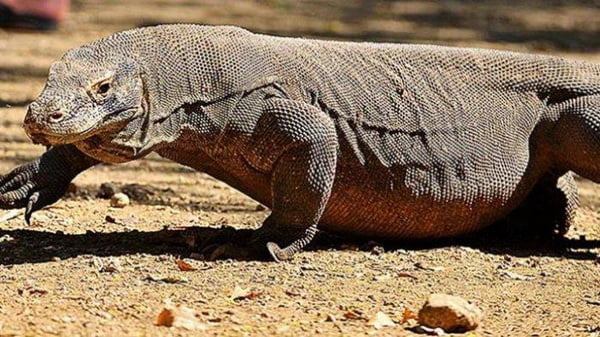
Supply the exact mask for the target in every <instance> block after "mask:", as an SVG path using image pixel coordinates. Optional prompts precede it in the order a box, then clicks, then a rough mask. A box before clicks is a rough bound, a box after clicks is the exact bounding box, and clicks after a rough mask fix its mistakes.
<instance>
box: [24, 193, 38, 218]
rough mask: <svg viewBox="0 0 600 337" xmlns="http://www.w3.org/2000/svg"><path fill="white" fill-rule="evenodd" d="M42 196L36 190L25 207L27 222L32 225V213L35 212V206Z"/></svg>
mask: <svg viewBox="0 0 600 337" xmlns="http://www.w3.org/2000/svg"><path fill="white" fill-rule="evenodd" d="M39 196H40V193H39V192H35V193H33V194H32V195H31V197H29V201H27V206H26V207H25V222H26V223H27V225H31V215H32V214H33V206H34V205H35V203H36V202H37V201H38V198H39Z"/></svg>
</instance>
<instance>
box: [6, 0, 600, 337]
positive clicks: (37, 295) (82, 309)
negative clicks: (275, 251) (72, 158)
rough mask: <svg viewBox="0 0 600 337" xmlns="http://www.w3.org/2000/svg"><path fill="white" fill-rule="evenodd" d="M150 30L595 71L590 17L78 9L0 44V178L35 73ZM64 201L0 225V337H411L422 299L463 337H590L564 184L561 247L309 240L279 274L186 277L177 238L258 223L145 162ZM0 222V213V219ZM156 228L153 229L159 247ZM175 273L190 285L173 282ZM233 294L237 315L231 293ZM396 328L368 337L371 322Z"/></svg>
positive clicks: (537, 11)
mask: <svg viewBox="0 0 600 337" xmlns="http://www.w3.org/2000/svg"><path fill="white" fill-rule="evenodd" d="M160 22H196V23H207V24H236V25H241V26H244V27H246V28H249V29H252V30H255V31H261V32H268V33H273V34H279V35H294V36H307V37H320V38H336V39H350V40H371V41H393V42H410V43H438V44H448V45H458V46H480V47H492V48H501V49H510V50H518V51H532V52H540V53H551V54H557V55H564V56H568V57H572V58H578V59H585V60H590V61H594V62H598V61H600V38H599V37H600V7H598V6H597V2H594V1H541V0H539V1H527V2H517V1H515V2H506V1H485V2H477V1H442V2H433V1H402V2H400V1H385V2H384V1H382V2H372V1H331V2H319V1H284V0H263V1H235V2H234V1H218V0H214V1H203V2H200V1H189V0H188V1H184V0H177V1H158V0H146V1H142V0H132V1H123V2H119V1H113V0H104V1H99V0H96V1H85V2H84V1H79V2H75V3H74V5H73V11H72V13H71V16H70V18H69V20H68V22H66V23H65V24H64V25H63V26H62V27H61V29H60V30H59V31H58V32H54V33H50V34H40V33H24V32H9V31H2V30H0V55H1V56H0V172H7V171H9V170H10V169H11V168H13V167H15V166H16V165H19V164H21V163H23V162H26V161H28V160H31V159H33V158H35V157H36V156H38V155H39V154H40V153H41V152H42V151H43V148H42V147H39V146H34V145H32V144H30V142H29V140H28V139H27V137H26V136H25V134H24V132H23V131H22V129H21V121H22V118H23V115H24V111H25V106H26V105H27V103H28V102H30V101H31V100H32V99H34V98H35V97H36V95H37V94H38V93H39V91H40V90H41V88H42V86H43V83H44V79H45V76H46V74H47V68H48V66H49V65H50V63H51V62H52V61H53V60H54V59H55V58H57V57H58V56H59V55H60V54H62V53H63V52H64V51H66V50H67V49H69V48H72V47H75V46H78V45H80V44H82V43H84V42H87V41H90V40H93V39H96V38H99V37H101V36H105V35H107V34H109V33H112V32H115V31H118V30H123V29H126V28H130V27H135V26H142V25H150V24H155V23H160ZM103 182H115V183H117V184H127V183H132V182H135V183H139V184H143V185H144V186H146V187H147V188H148V189H150V190H151V191H150V192H151V193H150V194H149V195H147V198H146V199H145V200H139V201H134V202H133V203H132V205H130V206H127V207H125V208H122V209H118V208H111V207H110V206H109V202H108V200H103V199H99V198H97V197H96V196H95V194H96V191H97V190H98V187H99V185H100V184H101V183H103ZM75 184H76V186H77V189H76V190H75V191H74V193H72V194H71V196H70V197H67V198H66V199H64V200H62V201H60V202H58V203H57V204H55V205H54V206H52V207H50V208H47V209H45V210H42V211H40V212H38V213H36V214H35V215H34V218H33V223H32V224H31V225H30V226H26V225H25V224H24V221H23V219H22V216H19V217H17V218H14V219H10V220H7V221H6V220H0V336H45V335H48V336H51V335H61V336H180V335H194V334H197V335H214V336H255V335H257V336H260V335H282V336H313V335H317V334H319V335H325V336H337V335H347V336H355V335H373V334H374V335H394V336H405V335H406V336H412V335H415V334H414V333H413V332H411V331H410V330H409V329H410V328H411V327H414V326H415V325H416V323H415V321H414V320H409V321H408V322H405V323H402V321H403V313H404V312H405V309H408V310H410V311H413V312H416V311H417V310H418V309H419V308H420V307H421V306H422V304H423V302H424V301H425V299H426V298H427V296H428V295H429V294H431V293H436V292H443V293H450V294H455V295H459V296H462V297H464V298H466V299H468V300H470V301H472V302H473V303H475V304H476V305H478V306H479V307H480V308H482V309H483V310H484V312H485V318H484V320H483V324H482V326H481V327H480V328H479V329H478V330H477V331H476V332H475V333H471V334H469V336H599V335H600V260H599V259H598V255H599V254H600V187H599V186H595V185H594V184H592V183H590V182H586V181H580V188H581V195H582V204H583V207H582V209H581V211H580V213H579V216H578V219H577V224H576V226H575V227H574V228H572V229H571V230H570V231H569V233H568V237H569V238H570V241H568V242H567V243H566V244H564V245H558V244H550V243H547V242H522V240H520V238H519V237H513V238H498V237H496V236H494V235H493V234H489V233H487V234H486V233H482V234H479V235H475V236H474V237H471V238H464V239H460V240H456V241H452V242H445V243H438V244H436V245H432V246H425V247H424V246H406V245H404V246H402V245H401V246H388V245H386V246H384V247H383V248H384V250H385V252H383V253H380V249H379V248H373V246H377V245H376V244H374V243H368V242H356V241H352V240H350V239H344V238H335V237H329V236H326V235H323V236H321V237H320V238H319V239H318V240H317V242H316V243H315V244H313V245H312V246H311V248H310V249H309V250H308V251H305V252H303V253H301V254H299V255H298V256H297V257H296V258H295V259H294V260H293V261H291V262H289V263H281V264H276V263H267V262H256V261H250V262H243V261H217V262H205V261H199V260H194V259H188V258H189V257H190V256H191V255H192V253H193V249H191V248H190V247H189V246H188V245H187V244H192V243H193V242H191V240H190V236H187V235H182V233H184V232H186V231H183V230H181V229H180V227H186V226H195V227H198V228H199V229H198V231H200V233H201V236H200V237H199V238H201V237H202V235H210V234H212V233H215V232H217V231H218V230H219V228H220V227H221V226H223V225H226V226H233V227H235V228H255V227H257V226H258V225H259V224H260V221H261V220H262V219H263V218H264V217H265V216H266V215H267V213H268V211H265V210H263V209H261V208H260V207H257V206H258V204H257V203H256V202H255V201H253V200H251V199H249V198H247V197H245V196H243V195H242V194H240V193H239V192H237V191H235V190H232V189H231V188H229V187H228V186H226V185H225V184H223V183H221V182H218V181H216V180H214V179H212V178H210V177H208V176H206V175H204V174H202V173H197V172H194V171H192V170H189V169H187V168H184V167H181V166H178V165H177V164H174V163H170V162H167V161H165V160H162V159H160V158H158V157H150V158H147V159H145V160H142V161H138V162H133V163H128V164H124V165H118V166H108V165H105V166H100V167H96V168H94V169H91V170H89V171H87V172H85V173H83V174H82V175H81V176H79V177H78V178H77V179H76V180H75ZM2 214H4V213H0V216H1V215H2ZM164 228H168V229H164ZM178 257H181V258H186V261H188V262H189V263H190V264H192V266H194V267H196V268H197V270H194V271H181V270H180V269H179V268H178V266H177V265H176V262H175V259H176V258H178ZM236 287H240V288H242V289H249V290H248V291H249V292H250V293H249V295H250V296H249V297H250V298H247V299H238V300H234V299H232V298H231V293H232V291H233V290H234V289H235V288H236ZM165 301H170V302H171V303H173V304H175V305H177V304H181V305H185V306H187V307H189V308H192V309H194V310H195V311H196V313H197V315H198V319H199V321H200V322H202V323H203V324H206V330H203V331H187V330H184V329H182V328H167V327H159V326H155V325H154V322H155V319H156V317H157V315H158V314H159V312H160V311H161V310H162V308H163V306H164V303H165ZM379 311H381V312H383V313H385V314H387V315H388V316H389V317H390V318H391V319H392V320H394V321H395V322H396V323H397V325H396V326H395V327H386V328H382V329H378V330H376V329H375V328H374V327H373V326H372V325H371V324H370V323H369V320H370V319H371V318H373V317H374V316H375V314H376V313H377V312H379Z"/></svg>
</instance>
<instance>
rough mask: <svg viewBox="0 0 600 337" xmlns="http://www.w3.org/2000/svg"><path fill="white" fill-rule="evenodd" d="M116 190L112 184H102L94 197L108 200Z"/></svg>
mask: <svg viewBox="0 0 600 337" xmlns="http://www.w3.org/2000/svg"><path fill="white" fill-rule="evenodd" d="M118 190H119V189H118V188H117V186H116V185H115V184H113V183H103V184H102V185H100V188H99V189H98V194H96V196H97V197H98V198H101V199H110V198H112V197H113V196H114V195H115V194H116V193H117V192H118Z"/></svg>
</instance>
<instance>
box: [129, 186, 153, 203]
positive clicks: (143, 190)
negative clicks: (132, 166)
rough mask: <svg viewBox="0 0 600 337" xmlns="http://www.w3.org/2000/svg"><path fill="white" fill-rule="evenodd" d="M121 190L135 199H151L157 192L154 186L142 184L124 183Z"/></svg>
mask: <svg viewBox="0 0 600 337" xmlns="http://www.w3.org/2000/svg"><path fill="white" fill-rule="evenodd" d="M121 191H122V192H123V193H125V194H127V196H128V197H130V198H131V200H135V201H149V200H150V199H151V198H152V196H153V195H155V194H156V189H155V188H154V187H152V186H146V185H141V184H127V185H123V187H122V188H121Z"/></svg>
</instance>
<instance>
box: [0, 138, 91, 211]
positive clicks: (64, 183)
mask: <svg viewBox="0 0 600 337" xmlns="http://www.w3.org/2000/svg"><path fill="white" fill-rule="evenodd" d="M97 163H98V161H97V160H95V159H92V158H90V157H88V156H86V155H85V154H83V153H82V152H81V151H79V150H78V149H77V148H76V147H75V146H73V145H63V146H56V147H52V148H50V149H49V150H48V151H46V152H45V153H44V154H42V156H41V157H39V158H38V159H36V160H34V161H31V162H29V163H27V164H24V165H22V166H19V167H17V168H15V169H14V170H12V171H11V172H10V173H8V174H7V175H5V176H3V177H1V178H0V208H2V209H11V208H21V207H25V221H27V223H29V221H30V219H31V214H33V212H35V211H37V210H39V209H41V208H42V207H44V206H47V205H50V204H53V203H55V202H56V201H57V200H58V199H60V198H61V197H62V196H63V195H64V194H65V192H66V191H67V187H68V186H69V183H70V182H71V180H73V178H75V177H76V176H77V175H78V174H79V173H81V172H83V171H84V170H86V169H88V168H90V167H92V166H93V165H95V164H97Z"/></svg>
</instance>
